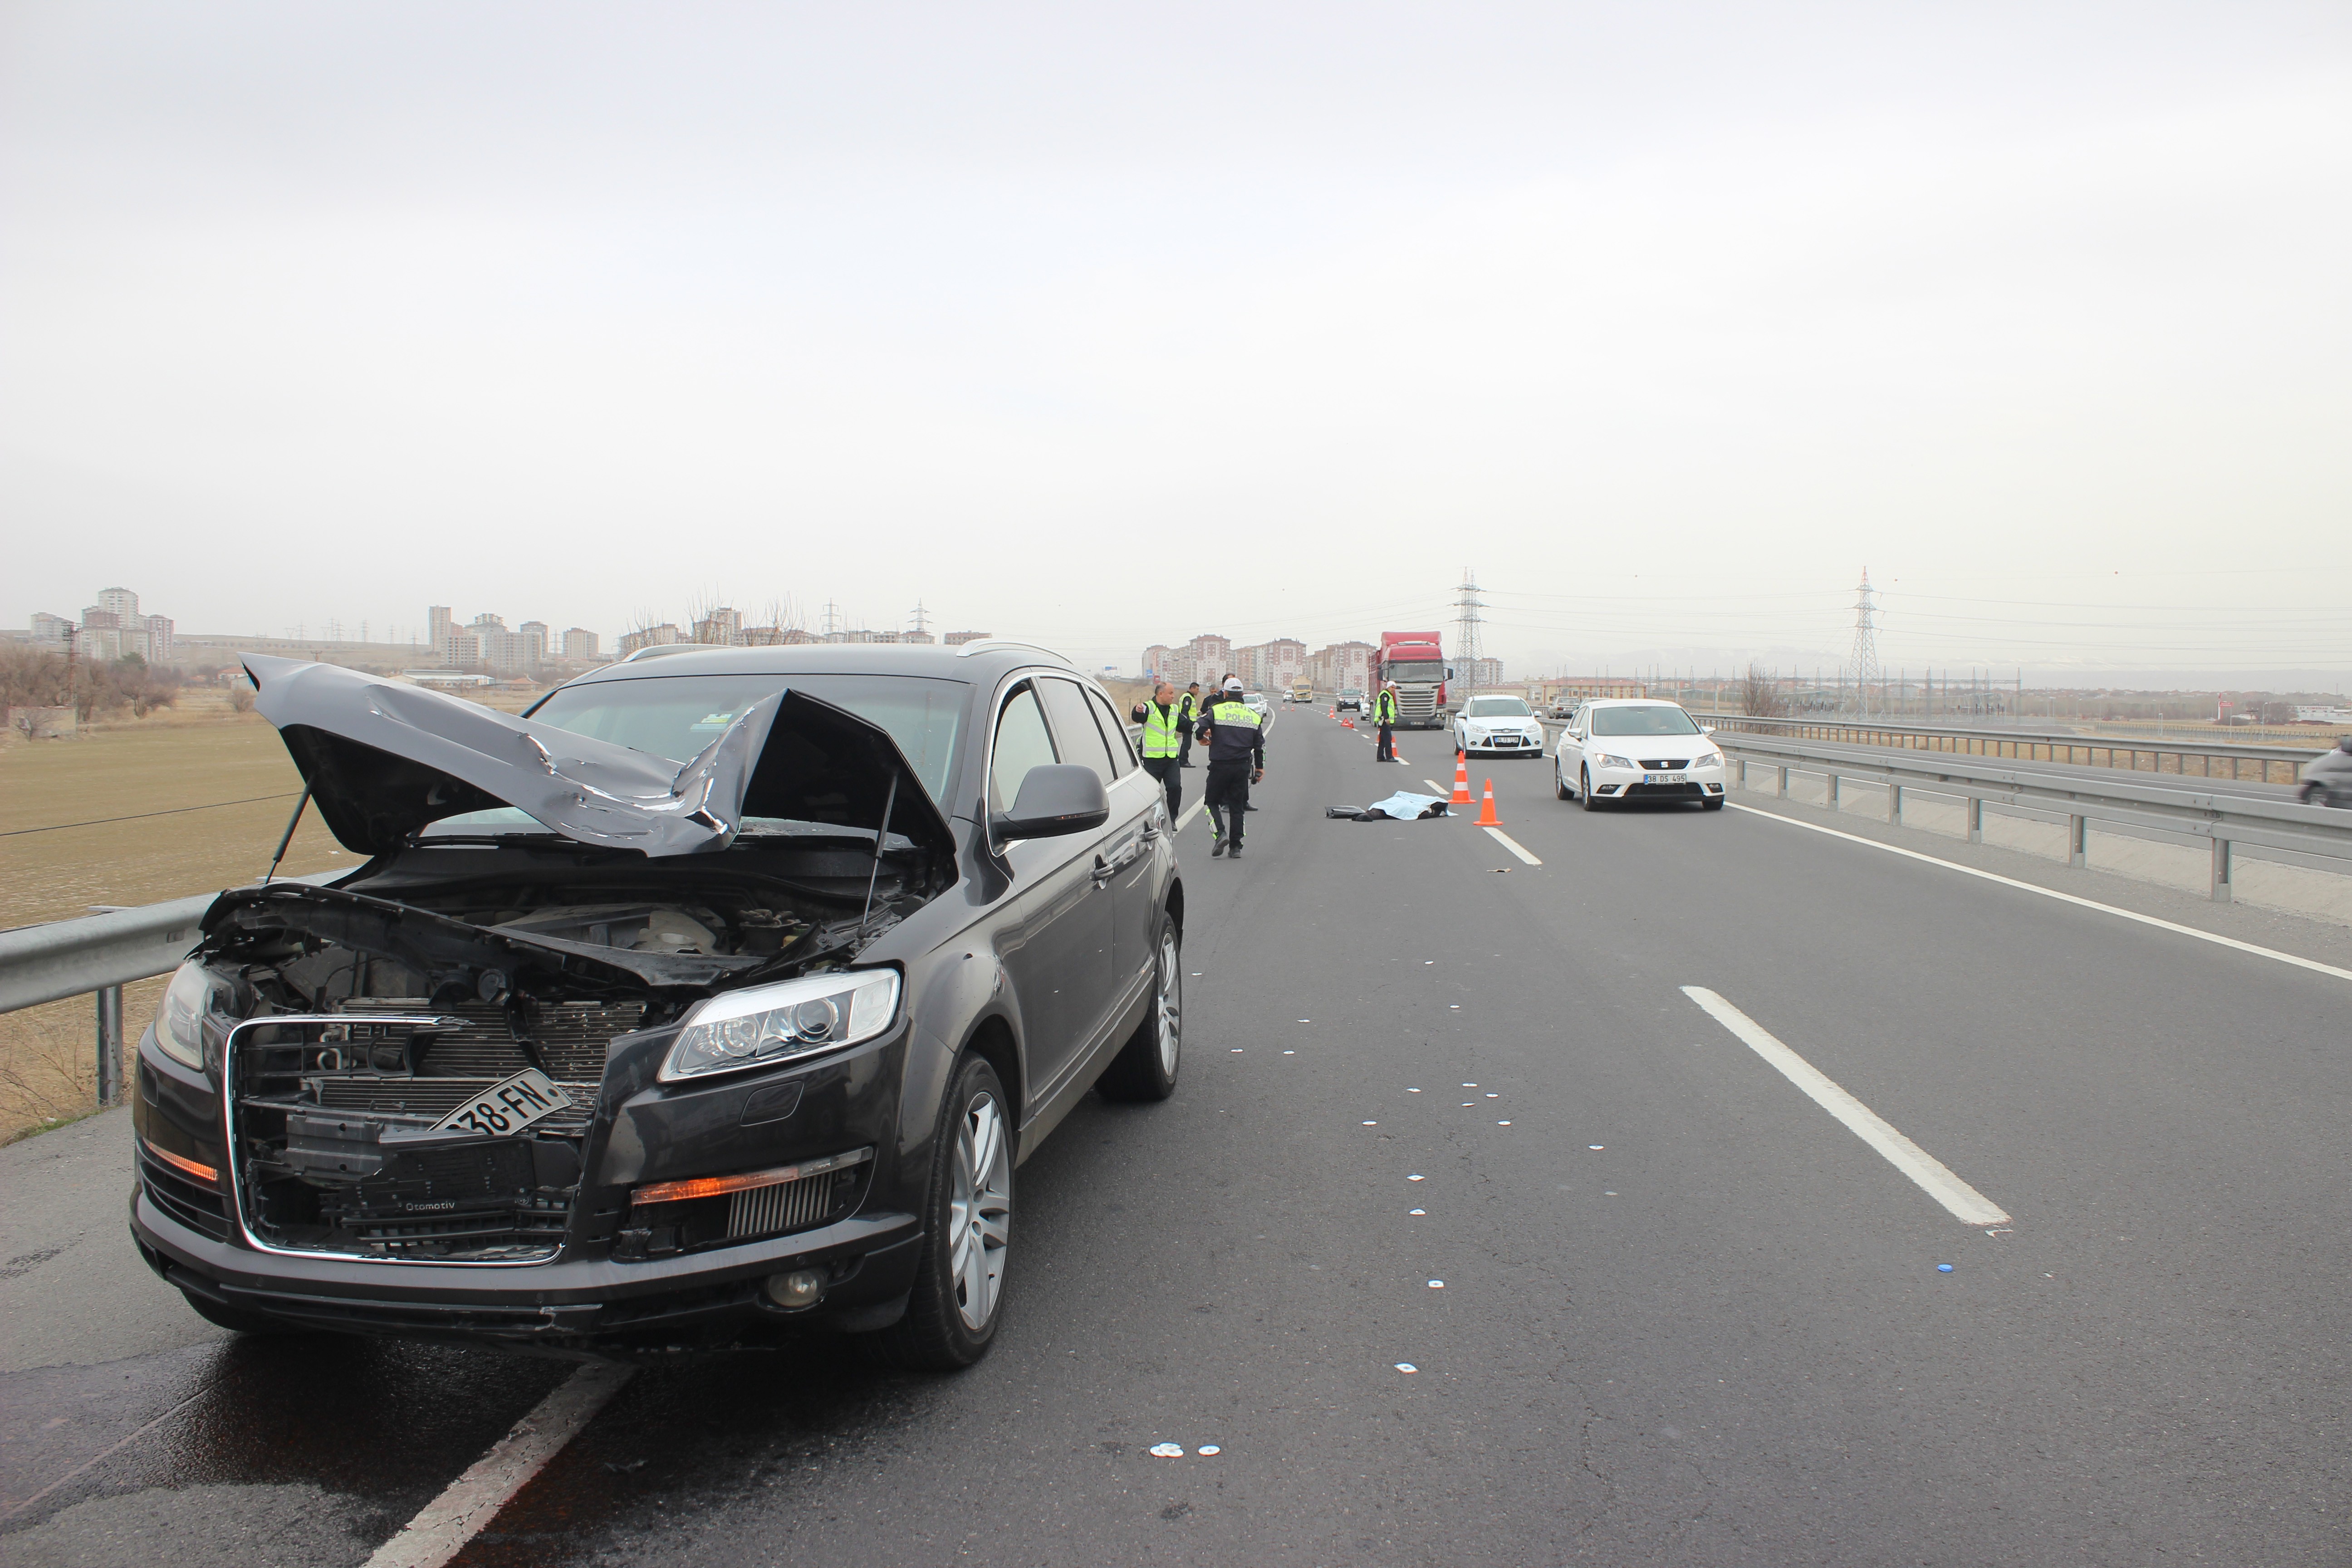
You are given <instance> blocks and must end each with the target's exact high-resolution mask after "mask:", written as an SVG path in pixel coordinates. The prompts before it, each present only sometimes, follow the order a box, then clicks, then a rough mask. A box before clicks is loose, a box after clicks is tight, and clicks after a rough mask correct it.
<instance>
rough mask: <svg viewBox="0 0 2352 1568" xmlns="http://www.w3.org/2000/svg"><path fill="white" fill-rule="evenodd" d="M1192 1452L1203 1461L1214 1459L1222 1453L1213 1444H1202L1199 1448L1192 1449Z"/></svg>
mask: <svg viewBox="0 0 2352 1568" xmlns="http://www.w3.org/2000/svg"><path fill="white" fill-rule="evenodd" d="M1192 1452H1194V1453H1196V1454H1198V1455H1200V1456H1201V1457H1202V1458H1204V1459H1205V1458H1214V1457H1215V1456H1216V1455H1219V1454H1222V1453H1223V1452H1224V1450H1223V1448H1220V1447H1217V1446H1216V1445H1215V1444H1214V1443H1203V1444H1202V1445H1201V1446H1200V1447H1197V1448H1195V1449H1193V1450H1192Z"/></svg>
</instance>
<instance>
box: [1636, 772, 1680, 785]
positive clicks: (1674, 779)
mask: <svg viewBox="0 0 2352 1568" xmlns="http://www.w3.org/2000/svg"><path fill="white" fill-rule="evenodd" d="M1642 782H1643V784H1688V783H1689V782H1690V778H1689V775H1688V774H1685V773H1643V775H1642Z"/></svg>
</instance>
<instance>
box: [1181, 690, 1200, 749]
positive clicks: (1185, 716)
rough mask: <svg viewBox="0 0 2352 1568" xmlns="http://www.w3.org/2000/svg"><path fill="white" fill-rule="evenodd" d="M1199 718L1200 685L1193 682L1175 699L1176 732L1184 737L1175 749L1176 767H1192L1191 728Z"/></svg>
mask: <svg viewBox="0 0 2352 1568" xmlns="http://www.w3.org/2000/svg"><path fill="white" fill-rule="evenodd" d="M1200 717H1201V683H1200V682H1199V681H1197V680H1195V681H1193V682H1192V684H1191V685H1189V686H1187V687H1185V688H1184V695H1182V696H1181V697H1179V698H1178V699H1176V732H1177V733H1178V734H1180V735H1181V736H1183V737H1184V743H1183V744H1182V745H1181V746H1179V747H1178V748H1177V749H1176V765H1177V766H1178V767H1180V768H1189V767H1191V766H1192V726H1193V725H1194V724H1195V723H1197V722H1198V721H1199V720H1200Z"/></svg>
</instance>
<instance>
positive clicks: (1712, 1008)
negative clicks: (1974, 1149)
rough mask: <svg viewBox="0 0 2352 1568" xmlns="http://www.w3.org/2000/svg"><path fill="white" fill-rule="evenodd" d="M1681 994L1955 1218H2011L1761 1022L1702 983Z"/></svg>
mask: <svg viewBox="0 0 2352 1568" xmlns="http://www.w3.org/2000/svg"><path fill="white" fill-rule="evenodd" d="M1683 994H1684V995H1685V996H1687V997H1689V998H1690V999H1691V1000H1692V1001H1694V1002H1696V1003H1697V1004H1698V1005H1700V1006H1702V1007H1704V1008H1706V1011H1707V1014H1708V1016H1711V1017H1713V1018H1714V1019H1715V1021H1716V1022H1717V1023H1718V1024H1720V1025H1722V1026H1724V1027H1725V1028H1727V1029H1728V1030H1730V1031H1731V1032H1732V1033H1733V1034H1734V1035H1736V1036H1738V1037H1739V1039H1740V1041H1741V1042H1742V1043H1743V1044H1745V1045H1746V1046H1747V1047H1748V1049H1750V1050H1752V1051H1754V1052H1755V1053H1756V1054H1757V1055H1758V1056H1759V1057H1762V1058H1764V1059H1765V1060H1766V1061H1768V1062H1769V1063H1771V1064H1772V1065H1773V1066H1774V1067H1775V1068H1779V1069H1780V1076H1781V1077H1783V1078H1785V1079H1788V1080H1789V1081H1790V1083H1793V1084H1795V1085H1796V1086H1797V1087H1798V1088H1799V1089H1803V1090H1804V1091H1805V1092H1806V1093H1807V1094H1808V1095H1810V1096H1811V1097H1812V1100H1813V1102H1814V1103H1815V1104H1816V1105H1819V1106H1820V1107H1821V1108H1822V1110H1826V1111H1828V1112H1829V1113H1830V1114H1831V1115H1832V1116H1834V1117H1836V1118H1837V1119H1838V1120H1839V1121H1843V1122H1844V1123H1845V1124H1846V1127H1847V1128H1848V1130H1849V1131H1852V1132H1853V1135H1854V1136H1855V1137H1857V1138H1859V1139H1861V1140H1862V1141H1863V1142H1865V1143H1867V1144H1869V1145H1870V1146H1871V1147H1872V1148H1874V1149H1875V1150H1877V1151H1878V1152H1880V1153H1881V1154H1884V1155H1885V1156H1886V1161H1887V1163H1889V1164H1891V1165H1893V1166H1894V1167H1895V1169H1896V1170H1898V1171H1900V1172H1902V1173H1904V1174H1905V1175H1906V1176H1908V1177H1910V1178H1911V1179H1912V1180H1913V1181H1915V1182H1916V1183H1918V1184H1919V1190H1920V1191H1922V1192H1924V1193H1926V1194H1927V1195H1928V1196H1929V1197H1931V1198H1933V1199H1935V1200H1936V1201H1937V1203H1939V1204H1941V1205H1944V1206H1945V1207H1946V1208H1948V1209H1949V1210H1950V1211H1951V1212H1952V1216H1953V1217H1954V1218H1956V1219H1960V1220H1965V1221H1967V1222H1968V1223H1969V1224H1970V1225H1974V1226H1988V1225H2007V1224H2009V1223H2010V1220H2009V1215H2005V1214H2003V1213H2001V1211H2000V1208H1999V1207H1998V1206H1997V1205H1994V1204H1993V1203H1991V1202H1990V1200H1988V1199H1987V1198H1986V1197H1985V1195H1984V1194H1982V1193H1980V1192H1979V1191H1977V1190H1976V1189H1975V1188H1974V1187H1972V1186H1970V1185H1969V1184H1967V1183H1966V1182H1964V1181H1962V1180H1960V1179H1959V1177H1958V1176H1956V1175H1954V1174H1952V1173H1951V1172H1950V1171H1949V1170H1948V1169H1946V1168H1945V1166H1944V1163H1943V1162H1942V1161H1940V1160H1938V1159H1937V1158H1936V1157H1935V1156H1934V1155H1933V1154H1930V1153H1928V1152H1927V1151H1926V1150H1925V1149H1922V1148H1920V1147H1919V1145H1917V1144H1916V1143H1914V1142H1911V1140H1909V1139H1908V1138H1906V1137H1905V1136H1903V1134H1902V1133H1900V1132H1898V1131H1895V1128H1894V1127H1893V1126H1892V1125H1891V1124H1890V1123H1889V1122H1888V1121H1886V1120H1885V1118H1884V1117H1882V1116H1880V1115H1879V1114H1878V1113H1877V1112H1876V1111H1874V1110H1871V1109H1870V1107H1868V1106H1867V1105H1864V1103H1863V1102H1862V1101H1860V1100H1856V1099H1855V1098H1854V1097H1853V1096H1852V1095H1850V1094H1848V1093H1847V1092H1846V1091H1845V1090H1844V1089H1840V1088H1839V1087H1838V1086H1837V1085H1836V1084H1835V1083H1833V1082H1832V1081H1831V1079H1829V1077H1828V1076H1827V1075H1826V1074H1824V1073H1823V1072H1822V1070H1821V1069H1820V1068H1816V1067H1815V1066H1813V1064H1812V1063H1811V1062H1809V1061H1807V1060H1806V1059H1805V1058H1802V1057H1801V1056H1799V1055H1798V1054H1797V1053H1796V1052H1794V1051H1792V1050H1790V1048H1789V1047H1787V1046H1785V1045H1783V1044H1781V1043H1780V1040H1779V1039H1778V1038H1776V1037H1774V1036H1773V1034H1772V1032H1771V1031H1770V1030H1769V1029H1767V1028H1765V1027H1764V1026H1763V1025H1761V1024H1759V1023H1758V1022H1757V1021H1756V1020H1755V1019H1753V1018H1751V1017H1749V1016H1748V1015H1747V1014H1745V1013H1743V1012H1741V1011H1740V1010H1739V1009H1738V1008H1737V1007H1735V1006H1733V1005H1731V1004H1730V1003H1728V1002H1727V1001H1725V1000H1724V999H1723V998H1722V997H1720V996H1718V995H1717V994H1715V993H1714V992H1712V991H1709V990H1708V989H1707V988H1706V986H1704V985H1685V986H1684V987H1683Z"/></svg>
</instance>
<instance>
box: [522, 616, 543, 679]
mask: <svg viewBox="0 0 2352 1568" xmlns="http://www.w3.org/2000/svg"><path fill="white" fill-rule="evenodd" d="M515 636H517V637H520V638H522V662H523V668H526V669H537V668H539V667H540V666H541V665H542V664H545V663H546V662H547V656H548V652H549V648H548V641H547V623H546V622H545V621H525V622H523V624H522V625H520V626H517V627H516V628H515Z"/></svg>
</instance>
